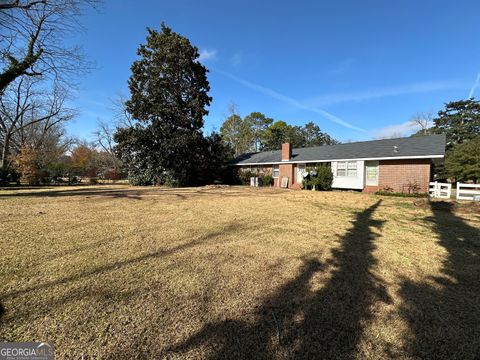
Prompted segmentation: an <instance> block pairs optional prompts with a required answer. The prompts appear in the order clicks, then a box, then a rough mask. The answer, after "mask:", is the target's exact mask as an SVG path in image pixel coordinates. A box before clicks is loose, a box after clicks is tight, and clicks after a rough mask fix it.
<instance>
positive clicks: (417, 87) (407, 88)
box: [305, 81, 462, 106]
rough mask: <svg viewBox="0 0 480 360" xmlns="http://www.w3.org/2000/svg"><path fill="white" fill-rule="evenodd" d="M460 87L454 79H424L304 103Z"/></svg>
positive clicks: (322, 103)
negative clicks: (423, 80)
mask: <svg viewBox="0 0 480 360" xmlns="http://www.w3.org/2000/svg"><path fill="white" fill-rule="evenodd" d="M461 87H462V86H461V84H459V83H458V82H455V81H426V82H418V83H413V84H407V85H400V86H390V87H384V88H380V89H375V90H365V91H357V92H350V93H333V94H327V95H321V96H316V97H313V98H310V99H308V100H306V101H305V103H306V104H309V105H312V106H325V105H330V104H338V103H343V102H355V101H357V102H358V101H365V100H370V99H377V98H383V97H388V96H396V95H404V94H415V93H426V92H433V91H440V90H447V89H458V88H461Z"/></svg>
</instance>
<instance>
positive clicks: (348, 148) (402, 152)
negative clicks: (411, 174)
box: [231, 134, 445, 165]
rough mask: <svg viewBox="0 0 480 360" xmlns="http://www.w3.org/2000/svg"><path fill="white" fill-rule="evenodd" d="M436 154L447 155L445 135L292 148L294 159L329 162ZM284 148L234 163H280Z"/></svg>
mask: <svg viewBox="0 0 480 360" xmlns="http://www.w3.org/2000/svg"><path fill="white" fill-rule="evenodd" d="M430 155H433V156H435V157H438V156H439V155H440V156H443V155H445V135H444V134H441V135H428V136H414V137H408V138H398V139H385V140H373V141H359V142H352V143H347V144H339V145H325V146H315V147H309V148H297V149H293V150H292V159H291V161H292V162H303V161H312V162H313V161H328V160H340V159H375V158H395V157H401V158H408V157H420V156H424V157H429V156H430ZM281 156H282V155H281V150H275V151H263V152H258V153H250V154H243V155H240V156H239V157H237V158H236V159H234V160H233V161H232V163H231V164H233V165H248V164H269V163H276V162H281V160H282V157H281Z"/></svg>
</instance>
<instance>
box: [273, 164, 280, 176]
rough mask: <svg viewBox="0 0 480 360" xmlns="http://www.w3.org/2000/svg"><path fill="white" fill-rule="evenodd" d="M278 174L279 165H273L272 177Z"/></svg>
mask: <svg viewBox="0 0 480 360" xmlns="http://www.w3.org/2000/svg"><path fill="white" fill-rule="evenodd" d="M279 176H280V167H279V166H278V165H273V167H272V177H274V178H278V177H279Z"/></svg>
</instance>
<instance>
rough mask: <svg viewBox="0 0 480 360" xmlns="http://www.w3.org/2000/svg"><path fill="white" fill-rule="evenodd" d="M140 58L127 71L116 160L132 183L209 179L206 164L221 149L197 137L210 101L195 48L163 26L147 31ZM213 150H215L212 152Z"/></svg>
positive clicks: (204, 74)
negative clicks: (126, 118) (126, 120)
mask: <svg viewBox="0 0 480 360" xmlns="http://www.w3.org/2000/svg"><path fill="white" fill-rule="evenodd" d="M137 54H138V56H139V57H140V58H139V59H138V60H137V61H135V62H134V63H133V65H132V67H131V70H132V75H131V77H130V80H129V82H128V86H129V89H130V98H129V99H128V100H127V101H126V109H127V111H128V113H129V114H131V118H132V121H131V122H130V124H129V126H125V127H120V128H118V130H117V132H116V134H115V141H116V143H117V146H116V153H117V154H118V155H119V156H120V158H121V160H122V162H123V164H124V166H125V167H126V170H127V171H128V175H129V178H130V180H131V183H133V184H152V183H153V184H156V183H168V184H171V185H180V186H181V185H189V184H196V183H204V182H208V181H211V179H209V177H210V176H211V174H209V173H208V172H207V170H206V169H207V166H206V164H207V163H208V164H210V163H211V161H213V160H212V159H214V157H212V156H211V154H212V151H217V152H218V151H220V152H223V153H224V154H226V153H227V152H225V151H222V150H219V149H218V147H217V146H214V144H212V141H220V140H219V139H218V140H216V139H217V137H216V136H212V137H210V138H205V137H204V136H203V133H202V127H203V125H204V122H203V117H204V116H206V115H207V114H208V111H207V107H208V106H209V105H210V101H211V98H210V96H209V95H208V91H209V90H210V85H209V83H208V80H207V69H206V68H205V66H203V65H202V64H201V63H200V62H199V52H198V49H197V48H196V47H195V46H193V45H192V44H191V43H190V41H189V40H188V39H187V38H185V37H183V36H181V35H179V34H177V33H175V32H174V31H172V30H171V29H170V28H169V27H167V26H165V25H164V24H162V26H161V29H160V31H157V30H154V29H148V35H147V39H146V43H145V44H142V45H140V47H139V48H138V51H137ZM213 149H214V150H213Z"/></svg>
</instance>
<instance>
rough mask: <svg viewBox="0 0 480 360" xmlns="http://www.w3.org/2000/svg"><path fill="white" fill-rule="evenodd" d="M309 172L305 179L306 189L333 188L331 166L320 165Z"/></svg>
mask: <svg viewBox="0 0 480 360" xmlns="http://www.w3.org/2000/svg"><path fill="white" fill-rule="evenodd" d="M307 172H308V175H307V176H306V178H305V179H304V180H303V188H304V189H315V190H322V191H328V190H332V183H333V174H332V170H331V169H330V167H329V166H318V167H316V168H314V169H309V170H307Z"/></svg>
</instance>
